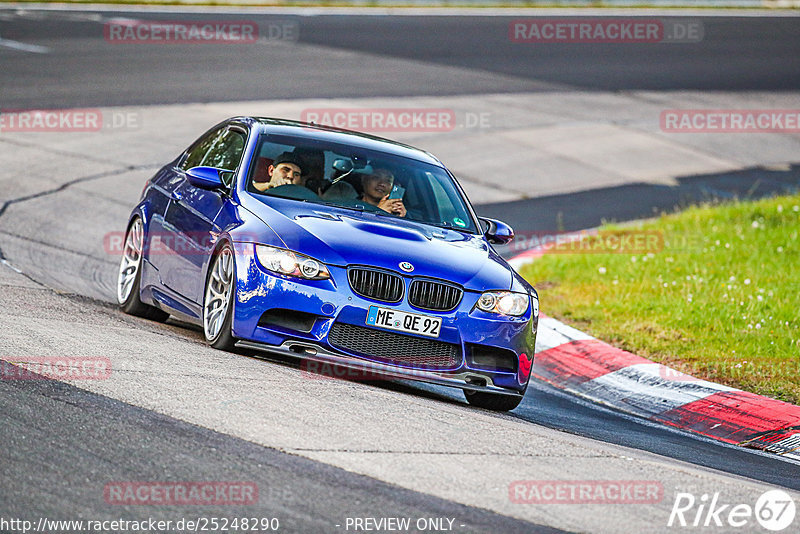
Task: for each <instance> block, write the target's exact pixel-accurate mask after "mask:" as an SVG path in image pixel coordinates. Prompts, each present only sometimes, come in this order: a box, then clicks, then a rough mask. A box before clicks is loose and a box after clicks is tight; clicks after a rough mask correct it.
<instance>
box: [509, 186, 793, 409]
mask: <svg viewBox="0 0 800 534" xmlns="http://www.w3.org/2000/svg"><path fill="white" fill-rule="evenodd" d="M600 230H601V233H603V232H610V233H612V234H613V233H615V232H619V231H623V232H625V233H631V232H633V233H637V232H642V233H643V235H647V236H650V235H657V236H660V237H663V247H659V246H656V247H655V248H650V249H646V250H642V249H640V250H639V253H638V254H630V253H614V254H608V253H566V254H565V253H561V254H556V253H554V254H548V255H545V256H544V257H542V258H540V259H538V260H536V261H534V262H533V263H532V264H530V265H528V266H526V267H525V268H523V270H522V274H523V275H524V276H525V278H526V279H528V280H529V281H530V282H531V283H533V284H534V285H535V286H536V288H537V289H538V290H539V295H540V302H541V310H542V312H544V313H545V314H547V315H550V316H552V317H555V318H557V319H560V320H562V321H564V322H566V323H568V324H571V325H573V326H575V327H576V328H579V329H581V330H583V331H585V332H587V333H589V334H591V335H593V336H595V337H598V338H600V339H603V340H605V341H607V342H609V343H611V344H612V345H615V346H617V347H619V348H622V349H625V350H628V351H631V352H633V353H635V354H638V355H640V356H643V357H645V358H649V359H651V360H654V361H657V362H660V363H664V364H665V365H668V366H670V367H673V368H675V369H677V370H679V371H682V372H685V373H687V374H691V375H694V376H696V377H698V378H705V379H708V380H712V381H715V382H720V383H723V384H727V385H730V386H733V387H736V388H740V389H743V390H746V391H751V392H753V393H758V394H761V395H766V396H769V397H773V398H776V399H780V400H783V401H786V402H791V403H794V404H800V281H799V280H798V277H800V237H799V236H798V233H800V195H793V196H783V197H774V198H770V199H766V200H760V201H756V202H744V201H739V202H732V203H729V204H721V205H702V206H697V207H692V208H689V209H687V210H685V211H682V212H679V213H675V214H669V215H662V216H661V217H659V218H658V219H656V220H652V221H644V222H642V223H638V224H636V225H635V226H625V227H622V228H621V227H619V226H612V225H607V226H604V227H603V228H601V229H600Z"/></svg>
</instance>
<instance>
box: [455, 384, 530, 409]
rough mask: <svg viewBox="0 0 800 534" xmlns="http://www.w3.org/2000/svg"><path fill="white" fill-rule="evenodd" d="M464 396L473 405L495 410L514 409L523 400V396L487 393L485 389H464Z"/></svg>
mask: <svg viewBox="0 0 800 534" xmlns="http://www.w3.org/2000/svg"><path fill="white" fill-rule="evenodd" d="M464 397H466V399H467V402H468V403H470V404H471V405H472V406H476V407H478V408H484V409H486V410H493V411H495V412H507V411H510V410H513V409H514V408H516V407H517V406H519V403H520V402H522V396H519V397H518V396H516V395H513V396H512V395H498V394H496V393H485V392H483V391H467V390H466V389H465V390H464Z"/></svg>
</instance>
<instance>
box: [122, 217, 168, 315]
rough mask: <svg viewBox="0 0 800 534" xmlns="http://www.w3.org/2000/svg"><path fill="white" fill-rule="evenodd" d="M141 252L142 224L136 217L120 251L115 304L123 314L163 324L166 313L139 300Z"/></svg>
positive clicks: (142, 241)
mask: <svg viewBox="0 0 800 534" xmlns="http://www.w3.org/2000/svg"><path fill="white" fill-rule="evenodd" d="M143 250H144V224H143V223H142V220H141V219H140V218H138V217H137V218H136V219H134V220H133V222H132V223H131V226H130V228H128V232H127V234H125V247H124V248H123V250H122V259H121V260H120V263H119V276H118V277H117V302H118V303H119V307H120V308H121V309H122V311H124V312H125V313H128V314H130V315H136V316H138V317H144V318H146V319H153V320H155V321H161V322H164V321H166V320H167V318H168V317H169V314H168V313H167V312H165V311H163V310H159V309H158V308H154V307H153V306H149V305H147V304H145V303H144V302H142V301H141V299H140V298H139V287H140V284H141V280H142V251H143Z"/></svg>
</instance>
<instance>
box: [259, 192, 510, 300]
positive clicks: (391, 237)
mask: <svg viewBox="0 0 800 534" xmlns="http://www.w3.org/2000/svg"><path fill="white" fill-rule="evenodd" d="M250 200H256V199H253V198H252V197H251V199H250ZM267 202H268V203H269V204H267ZM246 207H247V208H248V209H249V210H250V211H252V212H253V213H255V214H256V215H257V216H258V217H259V218H260V219H262V220H263V221H264V222H266V223H267V224H269V226H270V227H271V228H272V229H273V230H274V231H275V232H276V233H277V234H278V236H280V238H281V240H282V241H283V242H284V244H285V246H286V247H287V248H289V249H291V250H294V251H296V252H300V253H302V254H307V255H309V256H312V257H314V258H316V259H318V260H320V261H322V262H324V263H327V264H330V265H338V266H342V267H344V266H347V265H371V266H374V267H380V268H384V269H390V270H392V271H398V272H400V268H399V264H400V263H401V262H410V263H411V264H412V265H413V266H414V270H413V272H412V273H410V274H412V275H413V276H428V277H433V278H442V279H445V280H449V281H452V282H455V283H457V284H461V285H462V286H464V287H465V288H466V289H472V290H475V291H483V290H487V289H509V288H510V287H511V283H512V271H511V269H510V267H509V266H508V264H506V263H505V261H504V260H503V259H502V258H500V256H499V255H498V254H497V253H495V252H494V250H493V249H492V248H491V247H489V245H488V244H487V242H486V240H485V239H484V238H483V236H480V235H471V234H467V233H463V232H457V231H454V230H448V229H443V228H441V229H440V228H436V227H433V226H428V225H424V224H419V223H414V222H412V221H405V220H402V219H398V218H395V217H387V216H381V215H376V214H373V213H366V212H365V213H361V212H358V211H353V210H347V209H340V208H335V207H329V206H324V205H320V204H311V203H306V202H298V201H293V200H285V199H278V198H270V199H268V200H265V202H260V201H258V200H256V201H255V202H247V205H246Z"/></svg>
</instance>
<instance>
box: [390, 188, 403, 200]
mask: <svg viewBox="0 0 800 534" xmlns="http://www.w3.org/2000/svg"><path fill="white" fill-rule="evenodd" d="M405 192H406V188H405V187H403V186H402V185H395V186H394V187H392V192H391V193H389V200H394V199H395V198H403V195H404V194H405Z"/></svg>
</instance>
